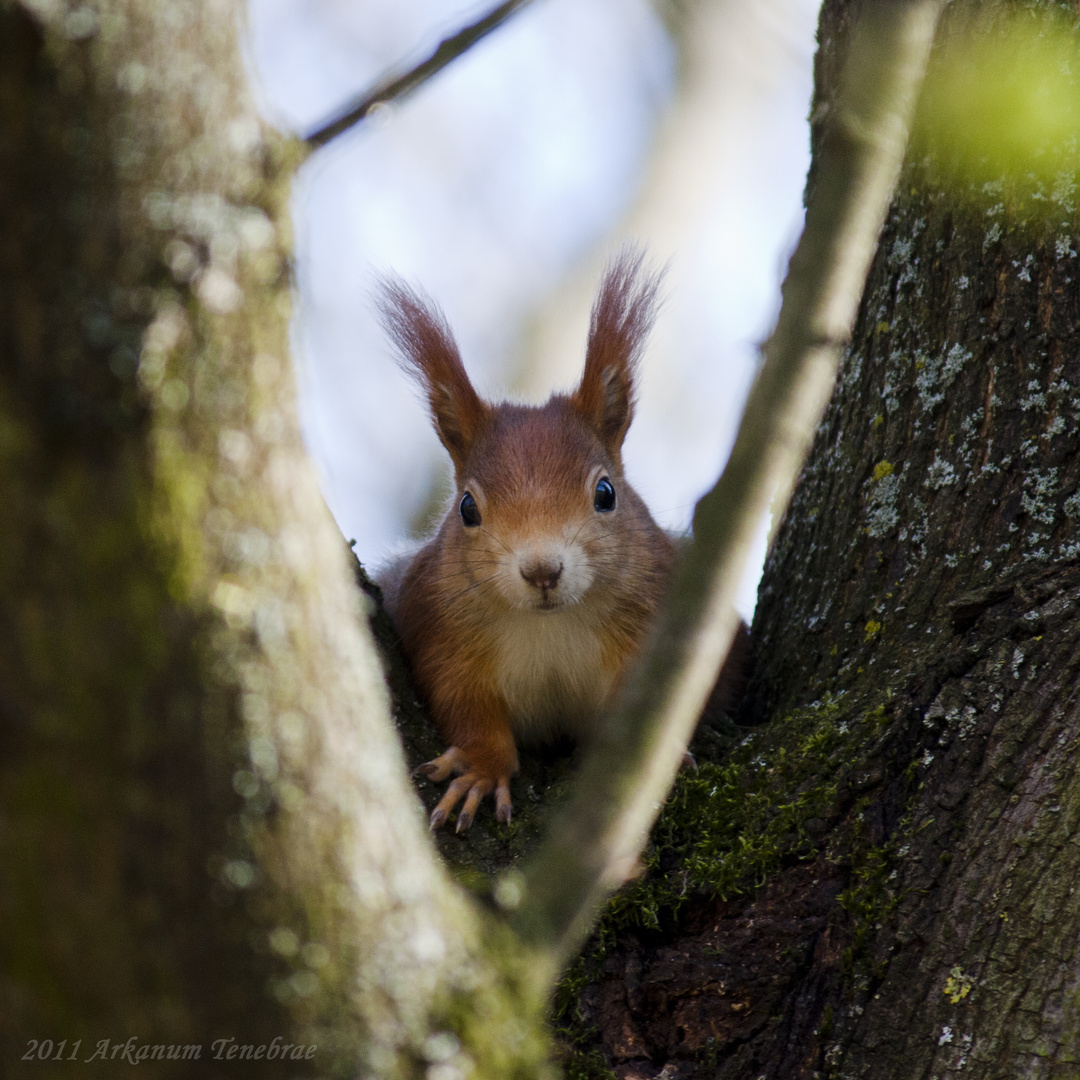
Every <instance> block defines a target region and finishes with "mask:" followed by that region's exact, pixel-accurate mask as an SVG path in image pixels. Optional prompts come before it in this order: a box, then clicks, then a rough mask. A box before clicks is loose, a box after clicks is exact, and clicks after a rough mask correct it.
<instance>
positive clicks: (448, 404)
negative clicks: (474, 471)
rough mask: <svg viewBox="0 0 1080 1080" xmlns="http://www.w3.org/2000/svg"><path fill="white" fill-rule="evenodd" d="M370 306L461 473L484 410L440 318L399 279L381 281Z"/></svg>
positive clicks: (435, 309) (486, 410)
mask: <svg viewBox="0 0 1080 1080" xmlns="http://www.w3.org/2000/svg"><path fill="white" fill-rule="evenodd" d="M376 305H377V307H378V312H379V317H380V319H381V321H382V324H383V327H384V328H385V330H386V332H387V334H388V335H389V336H390V339H391V341H393V343H394V345H395V346H396V347H397V350H398V357H399V361H400V363H401V366H402V367H403V368H404V369H405V371H406V373H407V374H409V375H410V376H412V377H413V378H414V379H416V380H417V381H418V382H419V383H420V385H421V386H422V387H423V388H424V391H425V392H426V394H427V398H428V404H429V406H430V408H431V416H432V419H433V420H434V422H435V430H436V432H437V433H438V436H439V439H440V440H441V441H442V444H443V446H445V447H446V449H447V450H448V451H449V452H450V457H451V458H452V459H453V461H454V467H455V468H456V469H457V470H458V472H461V470H462V469H463V468H464V465H465V461H466V459H467V458H468V456H469V451H470V450H471V449H472V446H473V443H474V442H475V440H476V437H477V435H478V434H479V432H480V429H481V428H482V427H483V426H484V423H485V421H486V420H487V418H488V414H489V412H490V407H489V406H488V405H487V404H485V402H484V401H483V400H481V398H480V396H479V395H478V394H477V393H476V391H475V390H474V389H473V385H472V383H471V382H469V376H468V375H467V374H466V373H465V366H464V365H463V364H462V362H461V354H460V353H459V352H458V347H457V343H456V342H455V341H454V335H453V333H451V330H450V326H449V324H448V323H447V321H446V316H445V315H444V314H443V313H442V311H441V310H440V309H439V307H438V305H437V304H436V303H435V302H434V301H433V300H431V299H430V298H428V297H426V296H423V295H422V294H420V293H419V292H417V291H415V290H414V289H412V288H410V287H409V286H408V285H406V284H405V282H404V281H402V280H401V279H400V278H392V277H387V278H383V279H382V280H381V281H380V282H379V284H378V290H377V293H376Z"/></svg>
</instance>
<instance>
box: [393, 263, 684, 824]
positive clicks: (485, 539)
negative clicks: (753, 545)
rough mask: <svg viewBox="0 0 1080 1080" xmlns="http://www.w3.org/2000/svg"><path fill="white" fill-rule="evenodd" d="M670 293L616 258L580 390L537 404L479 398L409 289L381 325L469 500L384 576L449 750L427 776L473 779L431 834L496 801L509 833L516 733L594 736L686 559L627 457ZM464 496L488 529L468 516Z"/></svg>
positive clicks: (432, 310) (396, 289) (427, 309)
mask: <svg viewBox="0 0 1080 1080" xmlns="http://www.w3.org/2000/svg"><path fill="white" fill-rule="evenodd" d="M657 286H658V279H657V278H656V277H655V276H650V275H648V274H647V273H645V272H644V271H643V269H642V259H641V256H640V255H638V254H636V253H633V252H627V253H624V254H623V255H622V256H620V257H619V258H618V259H616V260H615V261H614V263H613V264H612V265H611V267H610V268H609V269H608V271H607V273H606V274H605V277H604V280H603V284H602V286H601V290H600V294H599V297H598V299H597V302H596V305H595V307H594V309H593V316H592V324H591V328H590V333H589V341H588V348H587V353H586V363H585V372H584V375H583V377H582V380H581V384H580V385H579V386H578V387H577V389H576V390H575V391H574V392H573V394H571V395H569V396H564V395H555V396H553V397H552V398H551V399H550V400H549V401H548V402H547V403H546V404H544V405H541V406H538V407H530V406H523V405H512V404H499V405H490V404H488V403H486V402H484V401H482V400H481V399H480V398H479V396H478V395H477V394H476V392H475V390H474V389H473V387H472V385H471V384H470V382H469V380H468V376H467V375H466V374H465V370H464V367H463V366H462V364H461V359H460V357H459V355H458V351H457V347H456V345H455V344H454V341H453V338H452V336H451V334H450V331H449V328H448V327H447V324H446V320H445V318H444V317H443V316H442V314H441V313H440V312H439V311H438V309H437V308H436V307H434V305H432V304H431V303H430V302H428V301H425V300H424V299H422V298H421V297H419V296H418V295H417V294H416V293H414V292H412V291H411V290H409V289H408V288H407V287H406V286H404V285H402V284H401V283H399V282H392V283H390V284H388V285H386V286H385V287H384V290H383V294H382V298H381V310H382V314H383V319H384V322H385V323H386V325H387V328H388V330H389V332H390V335H391V337H392V338H393V339H394V341H395V343H396V344H397V346H398V348H399V349H400V350H401V352H402V355H403V360H404V364H405V366H406V368H407V369H408V370H409V371H411V372H412V373H413V374H414V375H416V376H417V377H418V378H419V380H420V381H421V383H422V385H423V386H424V388H425V390H426V391H427V395H428V401H429V404H430V407H431V412H432V416H433V418H434V421H435V427H436V430H437V431H438V433H439V436H440V438H441V439H442V442H443V444H444V445H445V446H446V448H447V450H448V451H449V453H450V456H451V458H452V460H453V463H454V471H455V479H456V489H457V490H456V494H455V498H454V503H453V505H452V507H451V509H450V510H449V511H448V513H447V515H446V517H445V518H444V520H443V522H442V524H441V525H440V527H439V529H438V531H437V532H436V534H435V536H434V537H433V538H432V539H431V540H429V541H428V542H427V544H425V545H424V547H422V548H421V549H420V550H419V551H418V552H417V553H416V554H415V555H414V556H413V557H412V558H411V561H409V563H408V565H407V566H405V567H404V568H401V567H399V568H398V570H397V571H396V572H395V573H393V574H390V575H388V576H387V578H386V581H387V582H390V581H391V580H392V582H393V583H392V586H390V587H388V588H387V594H388V603H389V606H390V609H391V614H392V615H393V617H394V619H395V621H396V624H397V627H398V631H399V633H400V634H401V639H402V643H403V645H404V648H405V651H406V654H407V656H408V657H409V660H410V663H411V664H412V668H413V673H414V676H415V679H416V682H417V684H418V686H419V688H420V690H421V692H422V693H423V694H424V696H425V697H426V699H427V703H428V705H429V707H430V710H431V713H432V716H433V717H434V719H435V722H436V724H437V726H438V728H439V731H440V733H441V734H442V736H443V737H444V738H445V739H446V740H447V742H448V743H450V744H451V746H450V749H449V750H448V751H447V753H446V754H444V755H442V757H440V758H438V759H436V761H434V762H431V763H429V764H428V765H426V766H422V771H424V772H425V773H426V774H427V775H428V776H430V777H431V778H433V779H443V778H445V777H446V776H447V775H449V774H450V773H451V772H463V773H464V776H463V777H462V778H461V779H460V780H458V781H455V782H454V783H453V784H452V785H451V788H450V790H449V791H448V792H447V795H446V796H445V797H444V798H443V800H442V801H441V802H440V804H439V806H438V807H437V808H436V810H435V812H434V813H433V815H432V825H433V826H438V825H440V824H442V823H443V822H444V821H445V820H446V818H447V815H448V814H449V813H450V811H451V810H452V809H453V807H454V805H456V803H457V802H458V800H459V799H460V798H462V797H463V796H466V795H467V798H466V802H465V806H464V808H463V810H462V811H461V813H460V814H459V817H458V828H459V829H460V828H465V827H468V825H469V824H470V823H471V821H472V817H473V814H474V813H475V810H476V805H477V803H478V802H479V801H480V799H481V798H482V797H483V796H484V795H486V794H488V793H490V792H492V791H495V793H496V807H497V814H498V816H499V817H500V818H501V819H503V820H509V814H510V797H509V788H508V783H509V778H510V776H512V775H513V774H514V773H515V772H516V771H517V750H516V742H515V735H516V736H517V737H518V738H524V739H529V738H532V739H545V738H548V737H550V736H551V735H553V734H557V733H559V732H563V733H567V734H570V735H572V736H575V737H578V738H585V737H588V735H589V733H590V731H591V729H592V725H593V723H594V721H595V719H596V717H597V715H598V714H599V713H600V712H601V710H602V709H603V708H604V707H605V706H606V705H607V704H608V702H609V701H610V700H611V698H612V696H613V695H614V693H615V692H616V690H617V689H618V686H619V684H620V682H621V681H622V678H623V675H624V673H625V671H626V669H627V667H628V666H629V664H630V663H631V661H632V660H633V658H634V656H635V655H636V654H637V652H638V651H639V649H640V648H641V646H642V644H643V642H644V639H645V636H646V634H647V632H648V629H649V627H650V626H651V624H652V622H653V620H654V618H655V616H656V613H657V610H658V608H659V606H660V603H661V601H662V598H663V596H664V593H665V590H666V588H667V583H668V579H669V576H670V572H671V566H672V562H673V558H674V546H673V544H672V541H671V540H670V539H669V537H668V536H667V535H666V534H665V533H664V531H663V530H662V529H661V528H660V527H659V526H658V525H657V524H656V522H655V521H653V519H652V517H651V515H650V514H649V511H648V510H647V509H646V507H645V504H644V503H643V502H642V501H641V499H640V497H639V496H638V495H637V493H636V492H635V491H634V490H633V488H632V487H630V485H629V484H628V483H627V482H626V480H625V478H624V476H623V471H622V458H621V450H622V443H623V439H624V437H625V435H626V431H627V429H628V428H629V426H630V422H631V420H632V418H633V406H634V370H635V365H636V362H637V358H638V355H639V353H640V350H641V347H642V345H643V342H644V339H645V336H646V334H647V333H648V330H649V326H650V324H651V321H652V314H653V311H654V308H655V302H656V293H657ZM601 478H605V479H607V480H608V481H609V482H610V483H611V484H612V485H613V487H614V489H615V493H616V501H615V507H614V509H613V510H611V511H608V512H602V511H598V510H596V509H595V507H594V498H595V494H596V487H597V483H598V481H599V480H600V479H601ZM466 492H468V493H469V494H471V495H472V496H473V498H474V499H475V503H476V507H477V512H478V513H479V514H480V519H481V520H480V523H479V525H472V526H470V525H467V524H466V523H465V521H464V520H463V517H462V514H461V512H460V509H459V507H460V503H461V500H462V497H463V496H464V495H465V493H466Z"/></svg>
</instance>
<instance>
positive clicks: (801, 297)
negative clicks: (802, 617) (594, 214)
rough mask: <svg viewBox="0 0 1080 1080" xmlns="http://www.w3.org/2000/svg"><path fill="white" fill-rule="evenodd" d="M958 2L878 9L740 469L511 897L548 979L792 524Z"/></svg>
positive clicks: (914, 0) (614, 868)
mask: <svg viewBox="0 0 1080 1080" xmlns="http://www.w3.org/2000/svg"><path fill="white" fill-rule="evenodd" d="M943 2H944V0H870V2H868V3H867V4H866V5H865V7H864V9H863V15H862V17H861V20H860V22H859V25H858V27H857V28H856V31H855V33H854V35H853V40H852V44H851V49H850V52H849V54H848V59H847V63H846V66H845V70H844V77H843V80H842V83H841V89H840V93H839V97H838V101H837V103H836V105H835V107H834V110H833V113H832V116H831V118H830V121H831V122H830V125H829V130H828V132H827V134H826V136H825V141H824V143H823V145H822V148H821V158H820V161H821V164H820V167H819V171H818V173H817V179H816V184H815V189H814V192H813V195H812V197H811V201H810V205H809V207H808V209H807V215H806V225H805V229H804V231H803V235H802V238H801V240H800V242H799V246H798V248H797V249H796V251H795V254H794V255H793V257H792V260H791V265H790V267H789V270H788V275H787V279H786V281H785V283H784V290H783V297H784V299H783V307H782V308H781V311H780V316H779V320H778V322H777V326H776V330H775V332H774V333H773V336H772V337H771V339H770V340H769V341H768V343H767V344H766V346H765V348H764V363H763V365H762V368H761V371H760V373H759V375H758V378H757V380H756V382H755V384H754V387H753V389H752V391H751V393H750V397H749V400H748V401H747V405H746V410H745V413H744V415H743V420H742V424H741V426H740V428H739V434H738V438H737V440H736V442H735V446H734V449H733V450H732V453H731V458H730V459H729V461H728V464H727V467H726V468H725V470H724V473H723V475H722V476H721V478H720V480H719V481H718V482H717V484H716V486H715V487H714V488H713V489H712V491H710V492H709V493H708V494H707V495H705V496H704V497H703V498H702V500H701V501H700V502H699V503H698V506H697V511H696V513H695V518H694V540H693V542H692V543H691V544H690V546H689V547H688V548H687V550H686V553H685V556H684V558H683V559H682V561H681V564H680V566H679V568H678V570H677V572H676V577H675V581H674V584H673V588H672V595H671V598H670V601H669V605H668V609H667V612H666V615H665V618H664V620H663V623H662V625H661V626H660V627H659V628H658V631H657V633H656V635H655V637H654V639H653V641H652V643H651V646H650V648H649V650H648V652H647V654H646V655H645V656H644V657H643V660H642V663H641V664H640V665H639V666H638V668H637V670H636V672H635V674H634V676H633V677H632V679H631V682H630V684H629V685H628V686H627V688H626V691H625V693H624V696H623V699H622V703H621V707H620V708H619V710H618V712H617V713H616V714H615V715H614V716H612V717H611V718H610V722H609V723H608V724H607V725H606V727H605V730H604V736H603V738H602V739H601V741H600V745H598V746H597V747H596V748H595V749H594V750H593V751H592V752H591V753H590V754H589V756H588V757H587V759H586V760H585V762H584V763H583V766H582V770H581V774H580V776H579V778H578V780H577V782H576V784H575V788H574V792H573V794H572V796H571V799H570V801H569V803H568V805H567V806H566V807H565V808H564V809H563V811H562V812H561V813H560V814H559V816H558V818H557V819H556V821H555V823H554V825H553V827H552V830H551V832H550V834H549V835H548V837H547V839H546V840H545V841H544V843H543V845H542V847H541V848H540V850H539V851H538V852H537V853H536V855H535V856H534V857H533V858H532V859H531V860H530V861H529V863H528V864H527V866H526V868H525V870H524V873H523V875H520V876H516V877H515V878H513V879H511V880H510V881H509V882H507V883H506V885H503V886H500V889H499V890H498V891H497V896H502V897H504V899H505V898H509V902H507V903H506V906H507V907H509V908H511V913H510V921H511V924H512V925H513V926H514V928H515V929H516V930H517V931H518V933H519V934H520V935H521V936H522V937H523V938H524V939H525V940H526V941H527V942H529V943H530V944H532V945H534V946H538V947H540V948H542V949H545V950H547V951H548V954H549V957H550V961H551V963H552V970H551V971H550V972H548V973H547V974H549V975H550V974H553V973H554V971H556V970H557V968H558V966H559V965H560V964H561V963H562V962H563V961H564V960H565V959H566V957H568V956H569V955H570V954H571V953H572V951H573V950H574V949H575V948H576V947H577V946H578V945H579V944H580V942H581V940H582V939H583V938H584V937H585V935H586V934H587V932H588V929H589V927H590V926H591V925H592V923H593V921H594V919H595V917H596V913H597V911H598V909H599V906H600V904H601V903H602V902H603V900H604V898H605V897H606V896H607V895H608V894H609V893H610V892H611V891H612V890H613V889H615V888H617V887H618V886H619V885H620V884H621V883H622V882H623V881H624V880H625V878H626V876H627V874H628V873H629V871H630V870H631V867H632V865H633V864H634V862H635V860H636V858H637V856H638V854H639V853H640V851H641V850H642V848H643V847H644V844H645V841H646V839H647V837H648V832H649V829H650V828H651V827H652V823H653V821H654V820H655V818H656V815H657V813H658V811H659V808H660V804H661V802H662V801H663V799H664V798H665V797H666V794H667V792H668V791H669V790H670V787H671V784H672V781H673V779H674V777H675V773H676V770H677V769H678V766H679V762H680V760H681V758H682V753H683V749H684V748H685V746H686V744H687V742H688V740H689V737H690V735H691V734H692V732H693V729H694V725H695V723H696V722H697V718H698V716H699V714H700V711H701V708H702V706H703V704H704V702H705V700H706V698H707V696H708V693H709V690H710V689H711V686H712V683H713V680H714V679H715V677H716V672H717V670H718V668H719V666H720V663H721V661H722V659H723V657H724V655H725V654H726V652H727V650H728V648H729V646H730V643H731V639H732V636H733V634H734V632H735V629H736V626H737V622H738V618H737V616H736V614H735V609H734V599H735V595H736V590H737V587H738V583H739V579H740V577H741V574H742V571H743V567H744V565H745V562H746V558H747V554H748V551H749V550H750V547H751V544H752V542H753V538H754V533H755V530H756V529H757V526H758V522H759V521H760V520H761V517H762V515H763V514H764V513H765V511H766V510H767V509H768V506H769V503H770V497H772V505H773V511H774V514H775V515H776V516H777V518H779V516H780V515H781V514H782V513H783V510H784V508H785V507H786V505H787V501H788V498H789V497H790V494H791V490H792V488H793V486H794V482H795V479H796V477H797V475H798V471H799V469H800V467H801V465H802V462H803V459H804V458H805V455H806V452H807V450H808V449H809V445H810V441H811V439H812V437H813V434H814V431H815V429H816V427H817V425H818V423H819V421H820V418H821V413H822V411H823V410H824V407H825V405H826V403H827V401H828V398H829V395H830V393H831V391H832V387H833V383H834V381H835V377H836V369H837V365H838V362H839V358H840V353H841V350H842V349H843V347H844V345H845V344H846V343H847V341H848V340H849V337H850V333H851V327H852V324H853V322H854V318H855V314H856V311H857V309H858V304H859V300H860V297H861V295H862V290H863V287H864V284H865V280H866V274H867V272H868V269H869V265H870V261H871V259H872V257H873V253H874V249H875V247H876V245H877V238H878V234H879V232H880V230H881V226H882V223H883V221H884V218H885V214H886V212H887V210H888V206H889V202H890V199H891V196H892V191H893V188H894V186H895V183H896V178H897V176H898V174H899V170H900V166H901V164H902V162H903V157H904V151H905V147H906V145H907V139H908V133H909V129H910V123H911V116H912V113H913V111H914V106H915V101H916V98H917V96H918V91H919V88H920V85H921V83H922V80H923V76H924V74H925V70H926V64H927V60H928V58H929V54H930V47H931V44H932V42H933V37H934V31H935V28H936V24H937V19H938V16H939V14H940V11H941V8H942V6H943ZM507 885H509V886H511V887H506V886H507Z"/></svg>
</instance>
